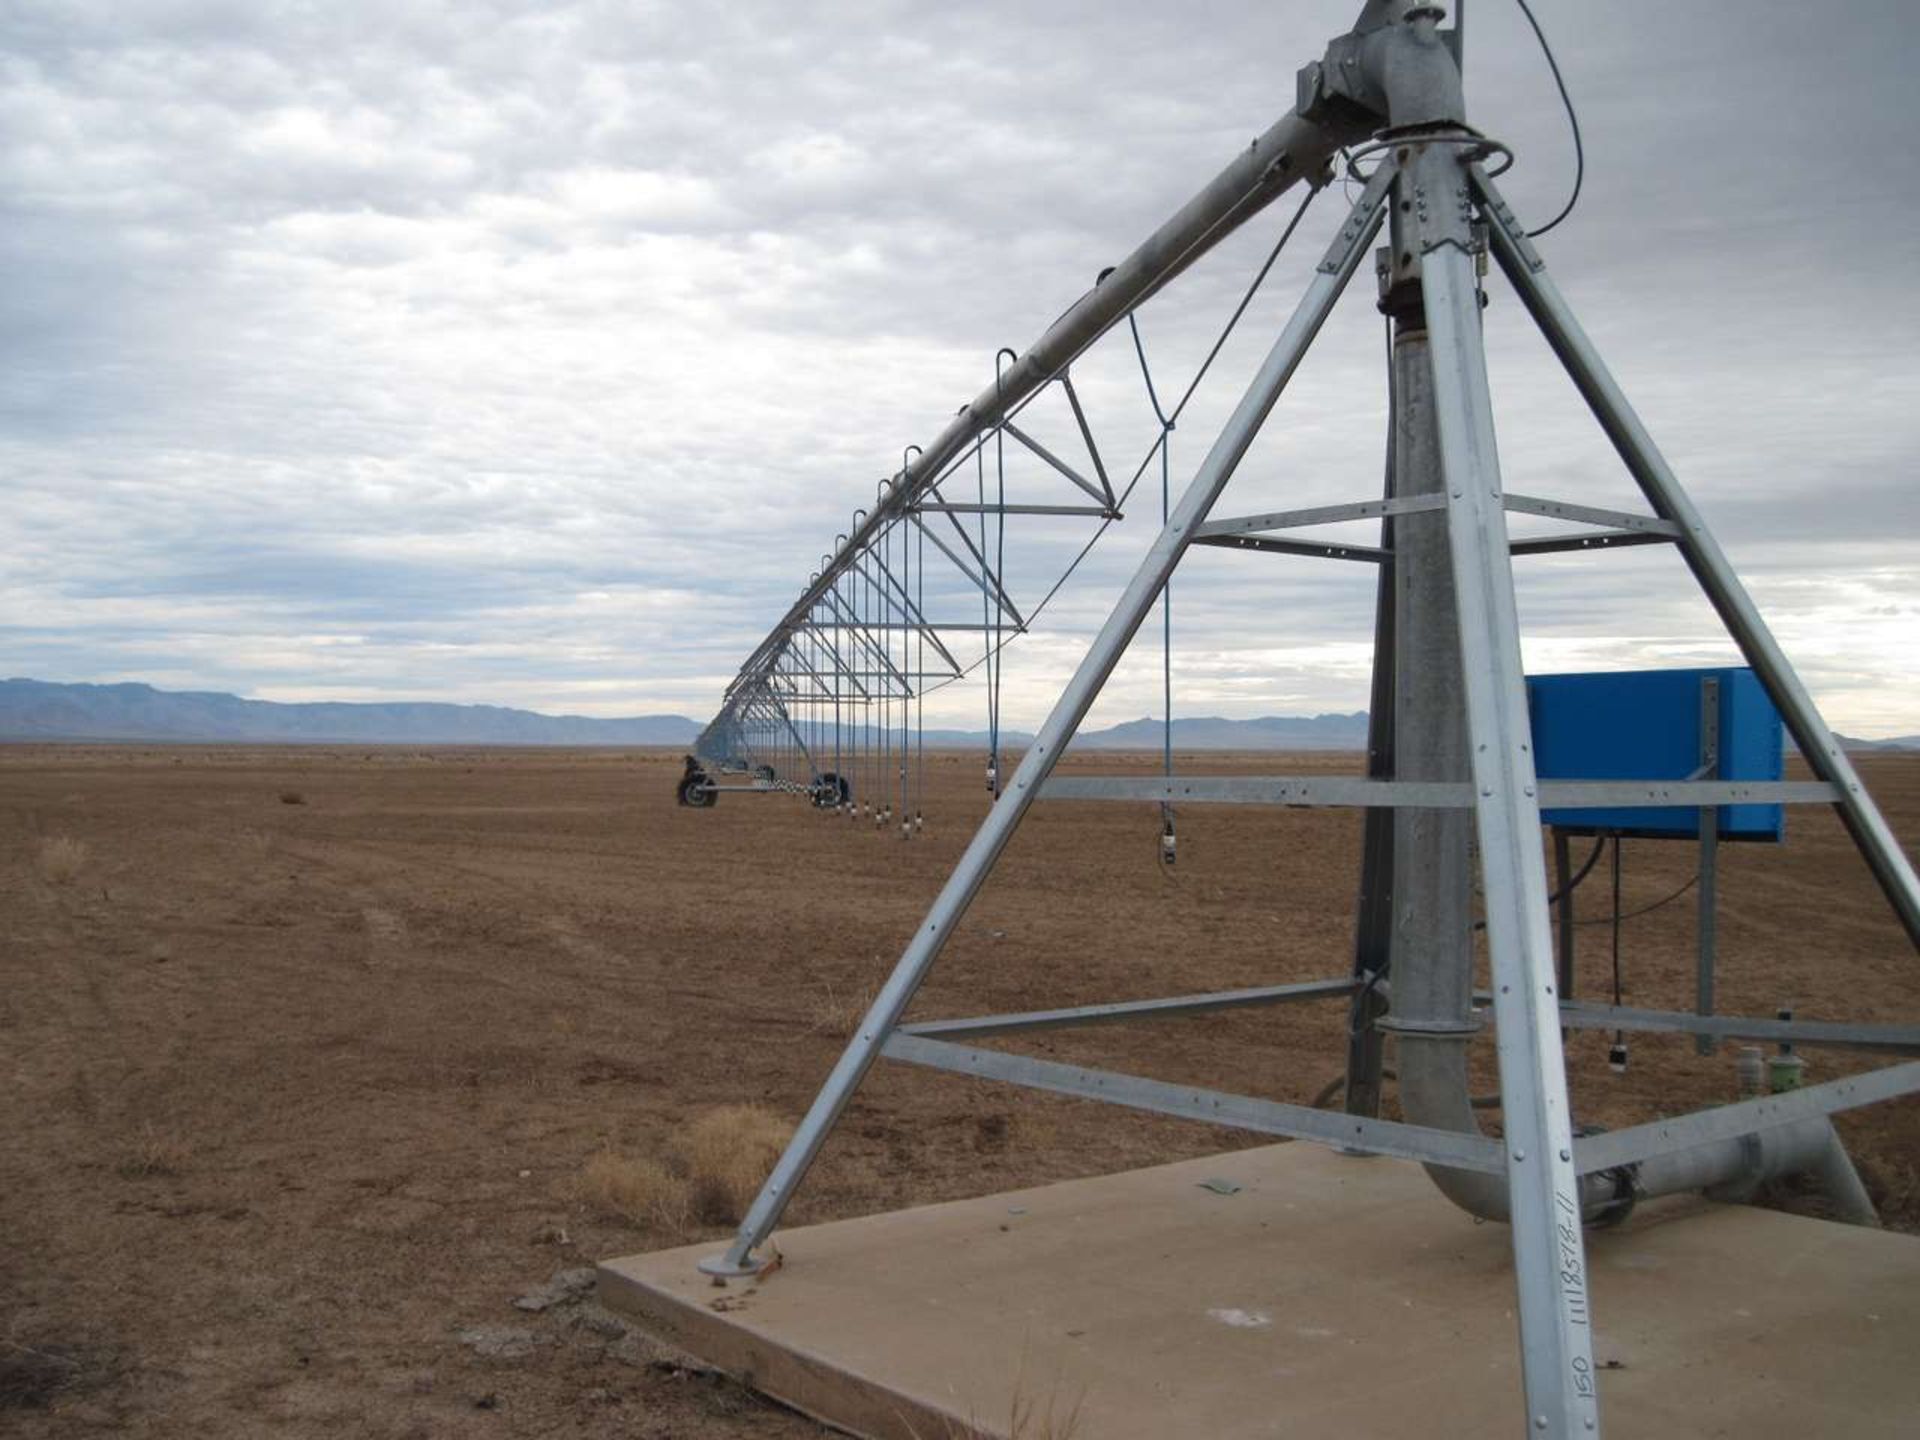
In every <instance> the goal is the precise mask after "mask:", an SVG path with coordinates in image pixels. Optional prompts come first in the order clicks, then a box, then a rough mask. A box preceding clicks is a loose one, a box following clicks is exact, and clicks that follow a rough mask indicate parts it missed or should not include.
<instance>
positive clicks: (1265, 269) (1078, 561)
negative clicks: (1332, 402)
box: [941, 190, 1320, 685]
mask: <svg viewBox="0 0 1920 1440" xmlns="http://www.w3.org/2000/svg"><path fill="white" fill-rule="evenodd" d="M1319 194H1320V191H1318V190H1309V191H1307V193H1306V194H1305V195H1304V196H1302V197H1301V200H1300V204H1299V206H1298V208H1296V209H1295V210H1294V212H1293V215H1292V217H1291V218H1290V219H1289V220H1288V221H1287V223H1286V227H1285V228H1284V229H1283V230H1281V232H1280V238H1279V239H1278V240H1276V241H1275V242H1274V244H1273V249H1272V250H1271V251H1269V252H1268V254H1267V258H1266V260H1265V261H1264V262H1262V264H1261V266H1260V269H1259V271H1258V272H1257V273H1256V274H1255V275H1254V277H1253V280H1252V282H1251V283H1250V284H1249V285H1248V286H1247V289H1246V293H1245V294H1244V295H1242V296H1241V297H1240V303H1239V304H1237V305H1235V306H1234V308H1233V313H1232V314H1231V315H1230V316H1228V317H1227V323H1226V325H1225V326H1224V327H1223V328H1222V329H1221V332H1220V336H1219V338H1218V339H1217V340H1215V341H1214V342H1213V349H1211V350H1210V351H1208V352H1207V358H1206V359H1205V360H1203V361H1202V362H1201V364H1200V369H1199V370H1198V371H1197V372H1196V373H1195V374H1194V377H1193V380H1192V381H1191V382H1190V383H1189V384H1188V386H1187V388H1186V391H1185V393H1183V394H1182V395H1181V397H1180V403H1179V404H1177V405H1175V406H1174V407H1173V414H1172V415H1171V416H1170V417H1169V418H1170V419H1172V420H1173V421H1174V422H1175V423H1178V421H1179V419H1180V415H1181V412H1183V411H1184V410H1185V409H1186V408H1187V402H1188V401H1189V400H1191V399H1192V398H1193V396H1194V393H1195V392H1196V391H1197V390H1198V389H1199V388H1200V383H1201V381H1203V380H1204V379H1205V378H1206V375H1207V372H1208V370H1210V369H1211V368H1212V367H1213V362H1214V360H1215V359H1216V358H1218V356H1219V354H1220V352H1221V350H1222V349H1223V348H1225V346H1226V343H1227V340H1228V338H1229V337H1230V336H1231V335H1232V334H1233V331H1234V329H1235V327H1236V326H1238V325H1239V323H1240V318H1241V317H1242V316H1243V315H1245V314H1246V313H1247V307H1248V306H1249V305H1251V304H1252V303H1253V297H1254V296H1255V295H1256V294H1257V293H1258V292H1259V289H1260V286H1261V285H1262V283H1264V282H1265V280H1266V278H1267V275H1268V273H1269V272H1270V271H1271V270H1272V269H1273V267H1274V263H1275V262H1276V261H1278V260H1279V258H1280V255H1281V252H1283V251H1284V250H1285V249H1286V247H1287V242H1288V241H1290V240H1291V239H1293V236H1294V232H1295V231H1297V230H1298V229H1299V228H1300V222H1301V221H1303V220H1305V219H1306V218H1307V211H1308V209H1309V208H1310V207H1311V206H1312V205H1313V202H1314V200H1315V199H1316V198H1318V196H1319ZM1159 444H1160V442H1159V440H1158V439H1155V441H1154V442H1153V444H1152V445H1150V446H1149V447H1148V448H1147V452H1146V454H1145V455H1143V456H1141V457H1140V463H1139V464H1138V465H1137V466H1135V467H1134V471H1133V476H1132V478H1131V479H1129V480H1128V481H1127V483H1126V485H1125V487H1123V488H1122V490H1121V491H1120V494H1119V495H1118V496H1117V497H1116V499H1115V501H1114V505H1113V508H1114V510H1115V511H1116V512H1119V511H1122V510H1124V509H1125V508H1126V504H1127V501H1128V499H1129V498H1131V497H1132V495H1133V492H1134V490H1135V489H1136V488H1137V487H1138V486H1139V484H1140V480H1141V477H1142V476H1144V475H1145V474H1146V473H1147V466H1148V465H1150V464H1152V463H1153V457H1154V451H1155V450H1156V449H1157V448H1158V446H1159ZM974 454H975V456H976V458H978V457H980V455H981V450H980V449H979V448H978V447H976V449H975V451H974ZM982 463H984V462H982ZM981 489H982V497H983V499H984V494H985V486H984V481H983V482H982V487H981ZM1112 524H1113V519H1112V518H1111V517H1108V518H1106V519H1103V520H1102V521H1101V522H1100V523H1099V525H1098V526H1096V527H1095V528H1094V532H1093V534H1092V535H1091V536H1090V537H1088V539H1087V543H1086V544H1084V545H1082V546H1081V547H1080V549H1079V552H1078V553H1077V554H1075V555H1074V557H1073V559H1072V561H1071V562H1069V564H1068V565H1067V568H1066V569H1065V570H1064V571H1062V572H1061V574H1060V578H1059V579H1057V580H1055V581H1054V582H1053V585H1052V587H1051V588H1050V589H1048V591H1047V593H1046V594H1045V595H1043V596H1041V597H1040V601H1039V603H1038V604H1037V605H1035V606H1034V607H1033V609H1032V610H1031V611H1029V612H1028V614H1027V617H1026V620H1027V625H1028V626H1029V627H1031V625H1032V624H1033V622H1034V621H1035V620H1037V619H1038V618H1039V617H1040V615H1041V614H1042V613H1043V612H1044V611H1045V610H1046V608H1047V607H1048V606H1049V605H1051V604H1052V603H1053V599H1054V597H1055V596H1056V595H1058V594H1059V593H1060V592H1061V590H1063V589H1064V588H1066V584H1067V582H1068V581H1069V580H1071V579H1072V578H1073V577H1074V574H1075V572H1076V571H1078V570H1079V568H1080V566H1081V565H1082V564H1083V563H1084V562H1085V561H1086V558H1087V556H1089V555H1091V554H1092V553H1093V549H1094V546H1096V545H1098V544H1099V543H1100V541H1101V539H1102V538H1103V537H1104V536H1105V535H1106V533H1107V530H1108V527H1110V526H1111V525H1112ZM981 613H982V615H983V617H984V615H985V613H986V599H985V593H984V591H983V592H982V600H981ZM1016 633H1018V632H1016ZM988 663H989V659H988V656H986V655H983V656H982V657H981V659H980V660H978V661H976V662H975V663H974V664H972V665H969V666H968V667H967V668H966V669H965V670H963V671H962V672H961V673H960V674H958V675H955V676H953V677H951V678H950V679H948V680H945V681H942V682H941V683H942V684H943V685H951V684H952V683H954V681H956V680H963V679H965V678H966V677H967V676H969V675H971V674H972V673H973V672H974V671H975V670H977V669H979V668H980V667H981V666H982V665H985V664H988Z"/></svg>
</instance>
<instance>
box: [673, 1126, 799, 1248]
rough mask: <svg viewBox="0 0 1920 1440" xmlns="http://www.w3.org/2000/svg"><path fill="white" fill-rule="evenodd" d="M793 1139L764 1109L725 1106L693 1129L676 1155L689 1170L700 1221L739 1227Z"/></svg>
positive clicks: (696, 1213) (696, 1216)
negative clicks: (742, 1217)
mask: <svg viewBox="0 0 1920 1440" xmlns="http://www.w3.org/2000/svg"><path fill="white" fill-rule="evenodd" d="M790 1133H791V1131H790V1127H789V1126H788V1125H787V1124H786V1122H785V1121H783V1120H781V1118H780V1117H779V1116H778V1115H775V1114H774V1113H773V1112H772V1111H771V1110H768V1109H766V1108H764V1107H763V1106H759V1105H723V1106H721V1107H720V1108H719V1109H718V1110H710V1111H708V1112H707V1113H706V1114H705V1115H702V1116H701V1117H700V1118H699V1119H698V1120H696V1121H694V1122H693V1124H691V1125H689V1126H688V1127H687V1128H686V1130H685V1131H684V1132H683V1133H682V1135H681V1136H680V1139H679V1142H678V1144H677V1145H676V1147H675V1149H676V1152H677V1153H678V1155H679V1158H680V1161H681V1163H682V1164H683V1165H684V1166H685V1167H686V1174H687V1184H688V1186H689V1187H690V1188H691V1192H692V1197H693V1213H694V1218H695V1219H697V1220H699V1221H700V1222H701V1223H702V1224H705V1225H734V1224H737V1223H739V1220H740V1217H741V1216H742V1215H744V1214H745V1213H746V1210H747V1207H748V1206H749V1205H751V1204H752V1203H753V1197H754V1195H755V1194H757V1193H758V1192H759V1189H760V1185H761V1182H762V1181H764V1180H765V1179H766V1178H767V1172H768V1171H770V1170H772V1169H773V1162H774V1161H776V1160H778V1159H779V1158H780V1152H781V1151H782V1150H784V1149H785V1148H786V1145H787V1137H788V1135H789V1134H790Z"/></svg>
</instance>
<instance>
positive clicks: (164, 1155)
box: [119, 1121, 189, 1180]
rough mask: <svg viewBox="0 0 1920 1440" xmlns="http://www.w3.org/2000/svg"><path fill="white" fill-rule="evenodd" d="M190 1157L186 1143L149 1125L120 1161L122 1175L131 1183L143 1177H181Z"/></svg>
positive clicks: (143, 1129)
mask: <svg viewBox="0 0 1920 1440" xmlns="http://www.w3.org/2000/svg"><path fill="white" fill-rule="evenodd" d="M188 1153H189V1152H188V1150H187V1145H186V1142H185V1141H184V1140H181V1139H180V1138H178V1137H177V1136H174V1135H170V1134H168V1133H167V1132H166V1131H164V1130H160V1129H157V1128H155V1126H154V1125H153V1123H152V1122H151V1121H149V1122H148V1123H147V1124H145V1125H142V1126H141V1127H140V1133H139V1135H137V1136H136V1137H135V1138H134V1142H133V1144H132V1145H131V1146H130V1147H129V1148H128V1150H127V1153H126V1154H125V1155H124V1156H122V1157H121V1160H120V1167H119V1168H120V1173H121V1174H122V1175H123V1176H125V1177H126V1178H127V1179H129V1180H131V1179H133V1178H135V1177H136V1176H140V1175H178V1174H179V1173H180V1172H181V1171H182V1170H183V1169H185V1168H186V1164H187V1155H188Z"/></svg>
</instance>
